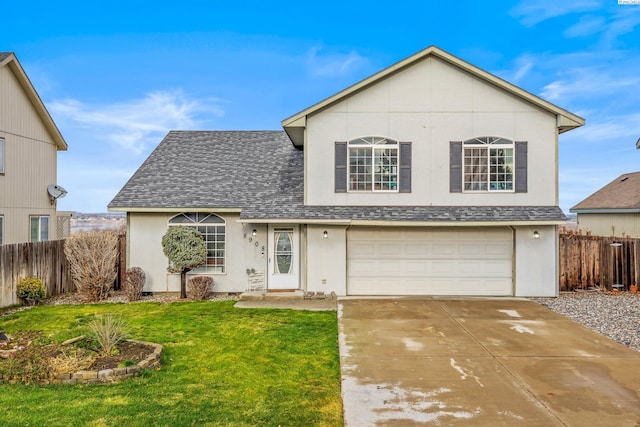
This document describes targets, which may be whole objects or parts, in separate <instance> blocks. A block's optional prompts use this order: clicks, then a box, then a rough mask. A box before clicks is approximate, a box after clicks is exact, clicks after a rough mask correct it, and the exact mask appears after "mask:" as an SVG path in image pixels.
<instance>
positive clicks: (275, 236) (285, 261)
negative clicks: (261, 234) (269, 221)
mask: <svg viewBox="0 0 640 427" xmlns="http://www.w3.org/2000/svg"><path fill="white" fill-rule="evenodd" d="M299 241H300V237H299V234H298V226H297V225H296V226H278V225H270V226H269V283H268V289H274V290H278V289H280V290H282V289H298V288H299V287H300V286H299V282H300V258H299V254H300V245H299Z"/></svg>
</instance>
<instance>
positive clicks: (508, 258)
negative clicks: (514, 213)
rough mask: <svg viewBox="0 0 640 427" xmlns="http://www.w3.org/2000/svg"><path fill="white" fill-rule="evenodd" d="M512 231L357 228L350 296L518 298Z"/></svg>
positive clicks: (350, 242) (351, 243)
mask: <svg viewBox="0 0 640 427" xmlns="http://www.w3.org/2000/svg"><path fill="white" fill-rule="evenodd" d="M512 258H513V234H512V231H511V230H510V229H508V228H502V227H501V228H463V227H458V228H439V227H437V228H435V227H434V228H410V227H402V228H384V227H375V228H374V227H372V228H352V229H350V230H349V232H348V235H347V259H348V261H347V293H348V294H349V295H485V296H503V295H513V285H512V279H511V277H512V265H513V263H512Z"/></svg>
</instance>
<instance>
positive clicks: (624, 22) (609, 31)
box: [601, 7, 640, 47]
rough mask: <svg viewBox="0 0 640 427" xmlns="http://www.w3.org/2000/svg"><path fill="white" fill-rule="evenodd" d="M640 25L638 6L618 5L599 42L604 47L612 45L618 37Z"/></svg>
mask: <svg viewBox="0 0 640 427" xmlns="http://www.w3.org/2000/svg"><path fill="white" fill-rule="evenodd" d="M638 26H640V7H619V8H618V9H617V10H616V13H615V14H614V15H613V17H612V18H611V19H610V20H609V22H608V23H607V26H606V29H605V31H604V34H603V36H602V40H601V44H602V45H603V46H604V47H609V46H612V45H614V43H615V42H616V41H617V39H618V37H619V36H621V35H623V34H628V33H631V32H633V30H634V29H635V28H636V27H638Z"/></svg>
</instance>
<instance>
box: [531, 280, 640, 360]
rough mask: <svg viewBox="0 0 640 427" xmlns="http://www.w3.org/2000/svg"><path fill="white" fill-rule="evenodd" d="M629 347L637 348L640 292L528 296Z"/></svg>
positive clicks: (639, 322)
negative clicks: (543, 296) (553, 296)
mask: <svg viewBox="0 0 640 427" xmlns="http://www.w3.org/2000/svg"><path fill="white" fill-rule="evenodd" d="M529 299H530V300H531V301H534V302H537V303H538V304H541V305H544V306H545V307H547V308H549V309H550V310H552V311H555V312H556V313H559V314H561V315H563V316H565V317H568V318H569V319H571V320H573V321H575V322H578V323H580V324H581V325H583V326H585V327H587V328H589V329H592V330H594V331H596V332H599V333H601V334H602V335H604V336H606V337H609V338H611V339H612V340H614V341H617V342H619V343H620V344H624V345H626V346H627V347H629V348H630V349H632V350H635V351H640V294H636V293H626V292H623V293H621V294H619V295H613V294H611V293H607V292H575V293H574V292H572V293H562V294H560V296H559V297H558V298H529Z"/></svg>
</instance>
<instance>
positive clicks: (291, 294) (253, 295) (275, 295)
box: [240, 289, 304, 301]
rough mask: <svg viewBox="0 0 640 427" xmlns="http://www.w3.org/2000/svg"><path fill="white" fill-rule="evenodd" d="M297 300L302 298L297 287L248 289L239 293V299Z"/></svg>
mask: <svg viewBox="0 0 640 427" xmlns="http://www.w3.org/2000/svg"><path fill="white" fill-rule="evenodd" d="M292 299H293V300H297V299H304V292H303V291H301V290H299V289H294V290H286V291H285V290H283V291H281V290H278V291H275V292H273V291H249V292H243V293H241V294H240V301H261V300H274V301H277V300H292Z"/></svg>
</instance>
